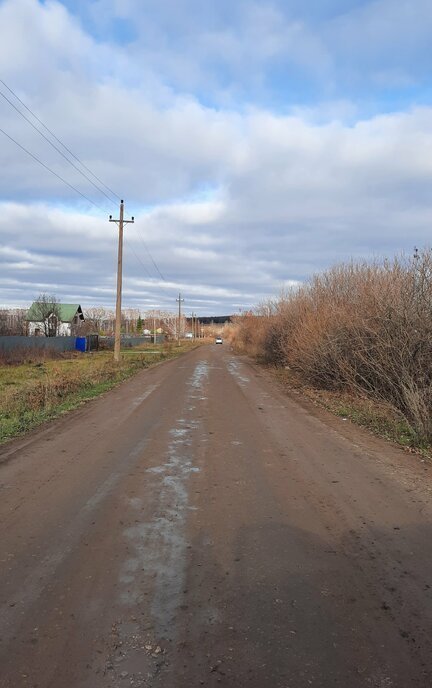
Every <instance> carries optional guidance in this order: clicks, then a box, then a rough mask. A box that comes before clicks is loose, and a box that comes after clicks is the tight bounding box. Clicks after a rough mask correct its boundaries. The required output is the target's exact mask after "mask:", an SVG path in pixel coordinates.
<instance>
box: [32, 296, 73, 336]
mask: <svg viewBox="0 0 432 688" xmlns="http://www.w3.org/2000/svg"><path fill="white" fill-rule="evenodd" d="M46 305H48V309H46ZM44 307H45V311H46V317H45V318H44V319H41V307H40V304H39V303H38V302H37V301H35V302H34V303H32V305H31V306H30V308H29V310H28V311H27V315H26V321H27V334H28V335H29V336H30V337H32V336H36V337H37V336H41V337H44V336H46V332H48V336H51V337H53V336H58V337H70V336H71V335H74V334H75V333H76V332H77V330H78V329H79V326H80V324H81V323H83V322H84V314H83V312H82V308H81V306H80V305H79V303H56V304H52V312H49V304H44ZM57 313H58V315H57ZM44 320H45V322H44ZM45 323H46V325H45Z"/></svg>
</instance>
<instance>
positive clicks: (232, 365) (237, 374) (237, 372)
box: [227, 358, 250, 387]
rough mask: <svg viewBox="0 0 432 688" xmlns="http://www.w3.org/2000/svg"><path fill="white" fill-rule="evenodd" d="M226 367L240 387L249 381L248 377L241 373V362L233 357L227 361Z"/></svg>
mask: <svg viewBox="0 0 432 688" xmlns="http://www.w3.org/2000/svg"><path fill="white" fill-rule="evenodd" d="M227 368H228V372H229V373H231V375H232V376H233V377H234V378H235V379H236V380H237V382H238V383H239V385H240V387H245V386H246V385H247V384H248V383H249V382H250V378H248V377H247V376H246V375H243V374H242V368H243V366H242V364H241V363H239V362H238V361H236V360H235V359H234V358H232V359H230V360H228V361H227Z"/></svg>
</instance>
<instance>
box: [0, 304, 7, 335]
mask: <svg viewBox="0 0 432 688" xmlns="http://www.w3.org/2000/svg"><path fill="white" fill-rule="evenodd" d="M4 334H9V326H8V313H7V311H6V310H1V311H0V335H4Z"/></svg>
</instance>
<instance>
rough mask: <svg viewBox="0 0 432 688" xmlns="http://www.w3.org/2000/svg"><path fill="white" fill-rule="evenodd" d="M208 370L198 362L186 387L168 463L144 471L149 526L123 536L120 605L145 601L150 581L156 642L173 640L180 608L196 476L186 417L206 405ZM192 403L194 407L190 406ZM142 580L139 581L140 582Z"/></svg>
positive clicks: (197, 429)
mask: <svg viewBox="0 0 432 688" xmlns="http://www.w3.org/2000/svg"><path fill="white" fill-rule="evenodd" d="M208 374H209V366H208V363H207V362H206V361H205V360H203V361H200V362H199V363H198V364H197V366H196V368H195V370H194V371H193V373H192V376H191V378H190V380H189V382H188V383H187V387H188V392H187V395H186V399H185V409H187V412H186V413H185V412H184V411H183V415H182V417H181V418H179V419H178V420H177V421H176V425H175V427H173V428H171V430H170V431H169V443H168V448H167V450H166V453H165V458H166V460H165V461H164V462H163V463H162V464H160V465H159V466H154V467H152V468H149V469H147V471H146V473H147V475H148V476H149V478H150V483H149V485H148V489H149V490H151V492H152V493H153V494H158V504H157V508H156V511H155V515H154V517H153V518H152V520H151V521H147V522H146V521H143V522H138V523H136V524H135V525H133V526H131V527H130V528H127V529H126V530H125V531H124V536H125V537H126V539H127V541H128V542H129V543H130V544H131V545H132V546H133V556H132V557H130V558H129V559H127V560H126V561H125V562H124V565H123V567H122V570H121V573H120V577H119V581H120V583H121V584H122V590H121V593H120V600H121V602H122V603H123V604H124V605H127V606H129V607H134V606H136V605H137V604H139V603H140V602H142V601H143V587H144V586H142V577H143V576H144V577H145V578H146V579H148V580H149V581H154V582H153V599H152V602H151V614H152V617H153V621H154V624H155V629H154V630H155V632H156V633H157V634H158V636H159V637H172V635H173V632H174V624H173V622H174V620H175V615H176V611H177V609H178V607H179V605H180V604H181V599H182V590H183V589H184V581H185V571H186V552H187V541H186V520H187V516H188V513H189V511H190V510H192V509H194V510H195V507H191V506H190V505H189V492H188V487H189V485H188V483H189V480H190V478H191V476H192V475H193V474H194V473H197V472H198V471H199V468H198V467H197V466H195V465H194V462H193V461H194V459H193V454H192V450H191V446H192V445H193V443H194V440H195V439H197V435H198V434H201V421H199V420H197V419H196V418H192V417H188V416H189V414H192V412H195V413H196V408H198V407H199V405H202V404H203V403H204V400H205V398H206V397H205V395H204V391H205V386H206V383H207V381H208ZM192 399H193V400H194V403H195V404H196V406H193V405H191V401H192ZM140 581H141V582H140Z"/></svg>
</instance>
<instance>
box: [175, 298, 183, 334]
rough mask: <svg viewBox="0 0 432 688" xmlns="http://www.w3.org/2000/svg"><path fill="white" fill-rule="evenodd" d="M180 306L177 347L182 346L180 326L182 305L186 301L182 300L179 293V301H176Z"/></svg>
mask: <svg viewBox="0 0 432 688" xmlns="http://www.w3.org/2000/svg"><path fill="white" fill-rule="evenodd" d="M176 301H177V302H178V305H179V314H178V328H177V346H180V325H181V305H182V303H183V302H184V299H182V297H181V294H180V293H179V295H178V299H176Z"/></svg>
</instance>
